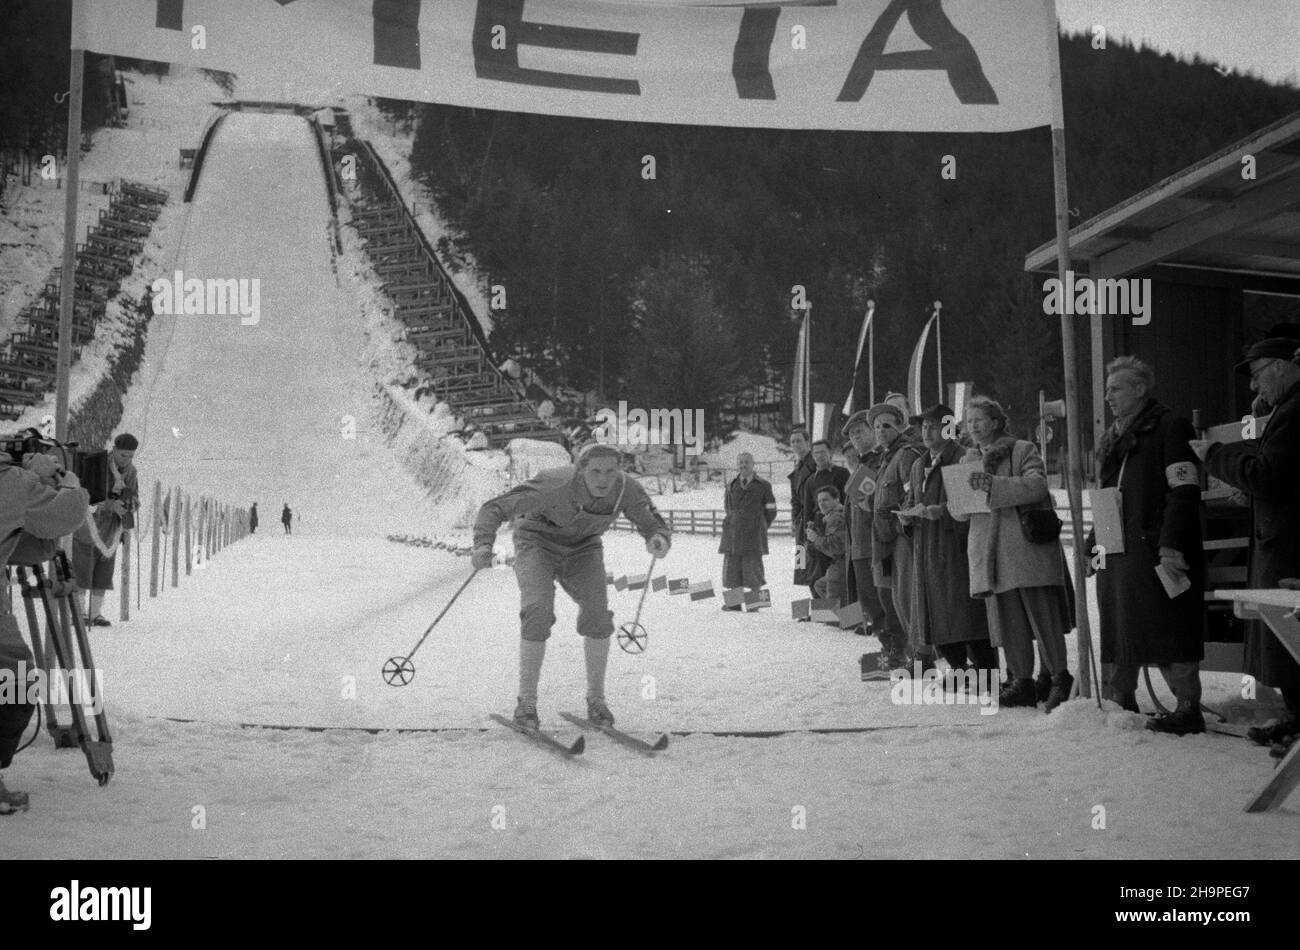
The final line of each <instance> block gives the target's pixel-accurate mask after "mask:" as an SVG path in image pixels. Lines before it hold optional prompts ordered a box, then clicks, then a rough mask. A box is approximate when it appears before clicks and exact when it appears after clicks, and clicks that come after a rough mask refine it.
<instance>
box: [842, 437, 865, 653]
mask: <svg viewBox="0 0 1300 950" xmlns="http://www.w3.org/2000/svg"><path fill="white" fill-rule="evenodd" d="M845 438H848V437H847V436H846V437H845ZM840 454H841V455H843V456H844V467H845V468H846V469H847V470H848V473H849V480H848V481H847V482H845V483H844V497H843V498H841V499H840V500H841V502H842V503H843V505H844V537H845V543H846V544H847V543H848V537H849V520H850V519H851V518H852V517H853V516H852V513H851V512H850V511H849V507H850V506H849V482H852V481H853V476H854V474H856V472H857V470H858V469H859V468H860V467H861V466H862V462H861V460H860V459H859V458H858V450H857V448H856V447H855V446H854V444H853V440H852V439H849V441H847V442H845V443H844V444H843V445H841V446H840ZM857 599H858V579H857V575H856V573H855V572H854V570H853V558H851V557H849V556H848V553H847V551H846V552H845V555H844V602H845V603H846V604H851V603H854V602H855V601H856V600H857ZM864 616H865V615H864ZM853 632H854V633H857V634H863V635H865V634H866V630H864V629H863V627H862V625H861V624H859V625H858V626H857V627H855V628H854V630H853Z"/></svg>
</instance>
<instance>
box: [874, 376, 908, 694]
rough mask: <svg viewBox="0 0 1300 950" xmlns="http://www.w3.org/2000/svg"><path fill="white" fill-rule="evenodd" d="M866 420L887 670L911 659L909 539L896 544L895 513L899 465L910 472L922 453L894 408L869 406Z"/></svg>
mask: <svg viewBox="0 0 1300 950" xmlns="http://www.w3.org/2000/svg"><path fill="white" fill-rule="evenodd" d="M867 419H868V421H869V422H870V423H871V427H872V430H873V432H874V433H875V439H876V445H877V447H878V449H879V455H878V457H877V458H876V459H875V460H874V463H875V465H877V466H878V468H877V474H876V476H875V479H874V483H873V490H872V492H871V510H872V519H871V532H872V540H871V573H872V580H873V581H874V583H875V585H876V592H877V594H878V595H879V597H880V603H881V606H882V607H884V609H885V623H884V626H883V628H882V629H881V630H880V631H878V632H877V636H879V637H880V647H881V653H880V669H881V671H882V672H886V673H887V672H889V671H890V670H893V669H897V668H898V667H900V666H901V667H906V666H907V665H908V664H909V662H910V657H909V655H908V653H909V650H908V638H907V628H906V626H905V622H904V620H903V613H904V610H905V608H904V607H902V606H901V602H902V600H903V598H904V597H907V596H910V594H911V587H910V580H911V573H912V572H911V558H912V549H911V543H910V541H907V540H904V542H903V543H902V544H901V545H900V544H899V539H900V537H901V536H902V531H901V525H900V523H899V521H898V516H897V515H895V514H893V512H894V511H895V510H897V508H898V507H899V504H900V503H901V502H902V500H903V494H904V490H905V486H904V484H903V476H902V467H903V465H904V463H906V465H907V468H908V471H911V466H912V463H913V462H915V460H916V459H917V457H918V456H919V455H920V452H919V450H918V447H917V444H916V443H915V442H913V441H911V440H910V439H909V438H907V437H906V436H905V435H904V428H905V426H906V424H907V415H906V413H905V411H904V410H902V409H900V408H899V407H898V406H895V405H893V404H892V403H883V402H882V403H877V404H876V405H874V406H872V407H871V408H870V409H869V410H867ZM900 554H901V555H904V556H905V557H906V559H907V561H908V564H907V566H906V567H902V566H901V557H900Z"/></svg>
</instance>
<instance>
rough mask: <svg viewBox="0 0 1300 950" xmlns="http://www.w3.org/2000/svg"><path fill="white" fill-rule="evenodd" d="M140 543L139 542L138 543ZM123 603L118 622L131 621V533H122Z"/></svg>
mask: <svg viewBox="0 0 1300 950" xmlns="http://www.w3.org/2000/svg"><path fill="white" fill-rule="evenodd" d="M137 543H138V542H137ZM121 553H122V603H121V606H120V608H119V609H118V614H117V619H118V620H130V619H131V532H130V531H124V532H123V533H122V550H121Z"/></svg>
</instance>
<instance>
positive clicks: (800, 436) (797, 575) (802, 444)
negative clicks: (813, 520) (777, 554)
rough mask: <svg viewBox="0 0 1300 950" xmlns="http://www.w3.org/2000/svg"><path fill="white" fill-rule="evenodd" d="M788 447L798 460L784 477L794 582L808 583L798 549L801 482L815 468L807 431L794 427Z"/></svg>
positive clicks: (801, 544)
mask: <svg viewBox="0 0 1300 950" xmlns="http://www.w3.org/2000/svg"><path fill="white" fill-rule="evenodd" d="M790 449H791V451H793V452H794V454H795V457H796V458H797V459H798V460H799V461H798V462H797V463H796V464H795V467H794V470H793V471H792V472H790V474H789V475H787V476H786V478H787V479H788V480H789V482H790V532H791V534H793V535H794V546H795V551H796V561H795V565H796V566H795V569H794V582H795V584H796V585H799V584H809V583H811V581H810V580H809V579H808V576H809V573H810V572H809V570H808V568H809V566H810V565H809V564H808V561H807V559H806V558H805V559H804V561H803V562H802V563H803V566H799V565H800V561H799V560H797V558H798V554H797V552H798V550H799V549H800V548H804V550H805V554H806V550H807V549H806V547H805V539H804V536H803V527H804V517H803V483H804V482H805V481H806V480H807V478H808V476H809V475H811V474H812V473H813V472H814V471H815V470H816V468H817V464H816V463H815V462H814V461H813V457H812V445H811V444H810V443H809V440H808V433H807V432H806V431H805V430H803V429H795V430H794V431H793V432H791V433H790Z"/></svg>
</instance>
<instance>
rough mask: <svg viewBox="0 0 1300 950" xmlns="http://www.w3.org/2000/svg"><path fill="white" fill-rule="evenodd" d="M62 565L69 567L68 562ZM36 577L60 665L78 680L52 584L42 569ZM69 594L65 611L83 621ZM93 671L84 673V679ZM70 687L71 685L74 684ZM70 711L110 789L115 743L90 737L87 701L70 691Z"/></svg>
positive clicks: (93, 766) (93, 770)
mask: <svg viewBox="0 0 1300 950" xmlns="http://www.w3.org/2000/svg"><path fill="white" fill-rule="evenodd" d="M63 563H66V559H65V560H64V562H63ZM33 570H34V571H35V573H36V580H37V581H38V587H39V589H40V592H41V603H42V604H43V605H44V607H45V615H46V617H47V618H48V619H49V622H50V626H51V628H52V629H51V633H52V636H51V638H50V639H51V641H52V642H53V643H54V652H55V653H56V654H57V655H58V658H59V665H60V666H61V667H63V670H64V672H65V673H66V674H67V675H68V676H69V678H73V677H75V676H76V670H77V663H76V657H75V655H74V654H73V646H72V638H71V637H69V636H68V634H67V631H66V630H65V629H64V628H63V627H62V626H61V625H60V624H59V622H58V621H57V619H56V615H55V608H54V597H53V593H52V589H51V584H50V582H49V581H48V580H47V579H46V577H45V572H44V571H43V570H41V568H40V566H39V565H38V566H37V567H35V568H33ZM63 586H64V589H70V590H71V591H75V590H76V587H75V585H63ZM69 596H70V595H69V594H61V596H60V600H61V601H64V607H65V608H68V607H71V608H72V609H71V610H70V611H69V612H70V613H71V615H72V617H73V618H75V620H78V621H79V620H80V614H78V613H77V611H76V605H75V604H67V603H66V601H67V598H68V597H69ZM90 672H92V671H90V670H85V669H83V675H84V674H85V673H90ZM69 685H72V684H71V683H70V684H69ZM69 692H70V695H69V696H68V708H69V709H70V710H71V713H72V722H73V725H74V726H75V727H76V730H77V733H78V735H79V738H80V740H81V751H82V752H83V753H84V754H85V756H86V764H87V765H88V766H89V767H90V774H91V775H92V776H94V778H95V781H97V782H98V783H99V784H100V785H107V784H108V780H109V779H110V778H112V777H113V743H112V741H111V740H109V741H104V739H103V737H102V736H101V737H100V739H99V740H98V741H96V740H94V739H92V738H91V737H90V730H89V729H88V728H87V724H86V713H85V710H84V709H82V707H81V701H82V699H83V698H84V697H82V696H80V695H76V694H75V693H74V692H73V691H71V690H70V691H69Z"/></svg>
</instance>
